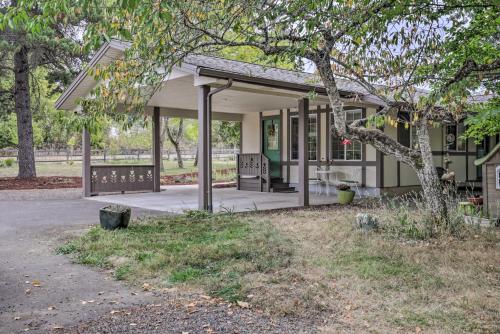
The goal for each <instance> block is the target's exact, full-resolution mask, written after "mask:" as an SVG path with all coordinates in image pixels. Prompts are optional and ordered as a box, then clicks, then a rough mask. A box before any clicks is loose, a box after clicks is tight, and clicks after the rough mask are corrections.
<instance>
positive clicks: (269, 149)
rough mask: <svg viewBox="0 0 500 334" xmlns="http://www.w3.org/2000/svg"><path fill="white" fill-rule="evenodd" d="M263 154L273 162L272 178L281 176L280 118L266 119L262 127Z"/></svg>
mask: <svg viewBox="0 0 500 334" xmlns="http://www.w3.org/2000/svg"><path fill="white" fill-rule="evenodd" d="M262 129H263V131H264V133H263V134H262V137H263V141H262V145H263V147H262V153H264V155H265V156H266V157H268V158H269V160H270V162H271V177H280V176H281V166H280V165H281V143H280V138H281V134H280V129H281V128H280V118H279V117H276V118H266V119H264V121H263V127H262Z"/></svg>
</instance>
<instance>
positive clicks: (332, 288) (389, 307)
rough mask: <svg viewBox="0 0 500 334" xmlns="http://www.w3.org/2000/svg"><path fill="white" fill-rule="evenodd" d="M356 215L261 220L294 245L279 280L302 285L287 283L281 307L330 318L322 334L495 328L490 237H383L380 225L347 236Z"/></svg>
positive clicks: (474, 232)
mask: <svg viewBox="0 0 500 334" xmlns="http://www.w3.org/2000/svg"><path fill="white" fill-rule="evenodd" d="M358 211H359V210H358V209H355V208H340V207H339V208H331V209H321V210H314V209H311V210H306V211H298V212H292V213H290V212H283V213H277V214H273V215H271V216H266V218H267V219H269V220H270V221H271V222H272V223H273V225H274V226H276V228H277V229H278V230H280V231H281V232H282V233H284V234H285V235H286V236H287V237H288V238H290V239H291V240H292V242H294V245H295V253H294V256H293V258H292V264H291V266H289V267H287V268H283V269H281V270H280V272H281V273H282V275H281V278H283V279H285V278H286V277H287V274H286V273H292V272H293V273H300V278H301V279H302V282H301V283H300V284H295V283H294V281H297V279H296V278H295V277H294V275H291V276H290V277H292V278H293V279H292V280H291V281H289V285H290V286H293V288H291V289H290V291H289V292H290V294H289V297H288V298H286V299H287V300H285V301H284V303H283V305H285V306H286V305H289V304H290V303H291V302H290V300H293V298H297V296H302V297H303V296H307V298H301V300H300V302H299V304H296V308H295V311H296V312H297V313H299V314H300V313H302V312H309V310H311V309H312V310H322V312H323V313H324V314H325V315H333V318H332V321H330V322H329V324H327V325H325V327H324V331H326V332H329V331H332V332H338V331H355V332H357V331H366V330H368V329H372V330H375V331H376V332H408V331H414V330H415V329H416V328H417V327H418V328H420V329H422V330H425V332H448V333H457V332H481V333H482V332H487V333H488V332H492V333H493V332H495V331H496V330H497V329H498V328H499V324H500V314H499V310H500V291H499V289H498V286H499V283H500V262H499V261H500V248H499V243H498V240H499V239H498V238H499V236H500V234H499V232H498V231H497V230H494V229H488V230H479V229H473V228H467V227H463V232H462V233H461V237H460V238H457V237H449V236H442V237H438V238H434V239H429V240H427V241H415V240H409V239H402V238H395V237H394V234H393V233H386V232H385V231H386V230H390V231H393V227H392V226H387V225H385V226H383V228H382V230H381V231H380V232H378V233H364V232H360V231H357V230H353V228H352V227H351V226H352V222H353V220H354V216H355V215H356V213H357V212H358ZM364 211H365V212H366V211H368V212H370V213H372V214H374V215H377V216H379V217H387V215H388V214H389V215H391V213H390V212H389V213H388V212H387V211H383V210H380V209H370V210H364ZM281 284H282V285H284V286H286V283H285V282H284V281H282V282H281ZM311 287H315V288H314V289H311ZM263 299H265V298H263ZM263 303H265V300H263ZM274 306H277V305H274ZM275 311H279V307H278V308H277V309H275ZM282 312H283V313H288V312H289V307H287V306H286V307H285V308H283V309H282Z"/></svg>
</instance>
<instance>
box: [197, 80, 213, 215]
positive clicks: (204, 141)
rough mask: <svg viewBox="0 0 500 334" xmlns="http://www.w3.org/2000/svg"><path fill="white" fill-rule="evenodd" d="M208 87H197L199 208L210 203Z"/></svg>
mask: <svg viewBox="0 0 500 334" xmlns="http://www.w3.org/2000/svg"><path fill="white" fill-rule="evenodd" d="M209 92H210V87H209V86H206V85H202V86H199V87H198V150H199V151H198V208H199V209H200V210H209V209H210V207H211V206H212V203H209V189H208V187H211V186H212V185H211V184H210V173H211V171H210V163H209V159H210V156H209V151H210V150H209V147H211V145H212V143H210V136H209V134H208V131H209V124H208V122H209V120H210V117H209V114H208V113H209V111H210V109H209V108H208V93H209Z"/></svg>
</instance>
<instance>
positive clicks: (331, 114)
mask: <svg viewBox="0 0 500 334" xmlns="http://www.w3.org/2000/svg"><path fill="white" fill-rule="evenodd" d="M348 112H359V113H360V114H361V117H363V109H361V108H360V109H349V110H344V113H348ZM332 119H333V112H330V124H329V125H328V126H330V125H331V120H332ZM328 132H329V133H328V135H329V136H330V138H329V139H330V140H329V143H328V146H329V147H328V150H329V151H328V153H329V154H330V155H332V143H333V140H332V139H333V133H332V132H331V131H328ZM357 141H358V142H359V143H360V144H361V148H360V150H359V153H361V155H360V156H361V158H360V159H347V145H344V159H333V158H332V157H331V156H330V160H332V161H363V143H361V141H359V140H357Z"/></svg>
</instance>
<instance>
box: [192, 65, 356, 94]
mask: <svg viewBox="0 0 500 334" xmlns="http://www.w3.org/2000/svg"><path fill="white" fill-rule="evenodd" d="M198 75H200V76H207V77H212V78H217V79H233V80H234V81H237V82H243V83H250V84H255V85H259V86H264V87H272V88H281V89H286V90H291V91H296V92H302V93H310V92H315V93H317V94H319V95H324V96H327V95H328V94H327V93H326V89H325V88H324V87H320V86H314V85H304V84H298V83H293V82H287V81H280V80H272V79H265V78H260V77H252V76H248V75H243V74H238V73H232V72H226V71H221V70H216V69H211V68H206V67H199V68H198ZM339 93H340V95H341V96H342V97H351V96H353V93H351V92H348V91H340V92H339Z"/></svg>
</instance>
